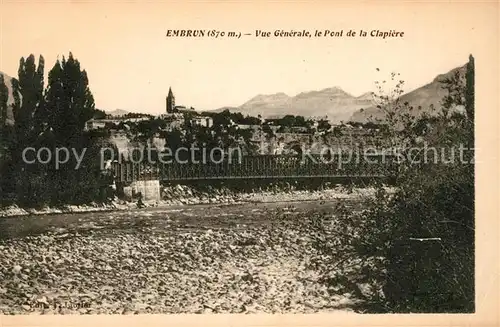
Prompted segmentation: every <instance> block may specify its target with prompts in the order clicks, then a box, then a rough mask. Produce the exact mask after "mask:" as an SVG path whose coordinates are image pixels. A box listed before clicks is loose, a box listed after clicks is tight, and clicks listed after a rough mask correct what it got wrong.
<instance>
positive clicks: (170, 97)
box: [166, 87, 175, 113]
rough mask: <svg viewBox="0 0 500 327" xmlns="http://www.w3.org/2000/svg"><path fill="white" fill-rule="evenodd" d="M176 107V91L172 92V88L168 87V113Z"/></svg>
mask: <svg viewBox="0 0 500 327" xmlns="http://www.w3.org/2000/svg"><path fill="white" fill-rule="evenodd" d="M174 107H175V96H174V92H172V88H171V87H169V88H168V96H167V108H166V109H167V113H173V112H174Z"/></svg>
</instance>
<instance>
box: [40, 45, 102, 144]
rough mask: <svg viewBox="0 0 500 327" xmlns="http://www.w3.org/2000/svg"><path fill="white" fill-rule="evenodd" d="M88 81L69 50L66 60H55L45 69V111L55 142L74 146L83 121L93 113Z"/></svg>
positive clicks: (79, 136) (79, 135)
mask: <svg viewBox="0 0 500 327" xmlns="http://www.w3.org/2000/svg"><path fill="white" fill-rule="evenodd" d="M88 83H89V81H88V78H87V73H86V71H85V70H82V69H81V68H80V63H79V62H78V60H76V59H74V58H73V54H72V53H70V54H69V57H68V59H67V60H66V59H65V58H64V57H63V59H62V60H61V61H59V60H58V61H57V62H56V64H55V65H54V67H53V68H52V69H51V70H50V72H49V78H48V85H47V92H46V114H47V118H48V125H49V127H50V128H51V129H52V131H53V133H54V136H55V139H56V141H57V142H58V143H59V144H62V145H65V146H76V145H78V144H79V141H80V139H81V137H82V134H83V131H84V128H85V122H86V121H87V120H89V119H91V118H92V116H93V115H94V112H95V104H94V97H93V96H92V93H91V92H90V89H89V86H88Z"/></svg>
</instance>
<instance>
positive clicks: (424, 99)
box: [350, 65, 466, 123]
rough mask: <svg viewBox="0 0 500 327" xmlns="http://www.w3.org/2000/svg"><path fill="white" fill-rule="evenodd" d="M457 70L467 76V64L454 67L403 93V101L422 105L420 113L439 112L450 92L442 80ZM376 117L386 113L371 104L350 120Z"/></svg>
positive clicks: (401, 99)
mask: <svg viewBox="0 0 500 327" xmlns="http://www.w3.org/2000/svg"><path fill="white" fill-rule="evenodd" d="M457 71H458V72H459V74H460V75H461V76H465V72H466V65H464V66H461V67H457V68H454V69H452V70H450V71H449V72H448V73H446V74H441V75H438V76H437V77H436V78H434V80H433V81H432V82H431V83H429V84H426V85H424V86H422V87H419V88H418V89H415V90H413V91H411V92H408V93H406V94H403V95H402V96H401V98H400V101H401V103H404V102H408V103H409V104H410V105H411V106H413V107H414V108H417V107H418V106H421V111H420V113H427V114H430V115H435V114H437V113H438V110H440V107H441V105H440V103H441V100H442V99H443V97H444V96H446V95H447V94H448V91H447V90H445V89H443V83H442V82H443V81H444V80H445V79H447V78H449V77H451V76H453V75H454V74H455V73H456V72H457ZM432 108H433V109H432ZM376 119H384V113H383V111H382V110H381V109H379V108H377V107H375V106H371V107H369V108H366V109H364V110H357V111H356V112H354V114H353V115H352V117H351V119H350V120H351V121H355V122H362V123H365V122H367V121H370V120H371V121H373V120H376Z"/></svg>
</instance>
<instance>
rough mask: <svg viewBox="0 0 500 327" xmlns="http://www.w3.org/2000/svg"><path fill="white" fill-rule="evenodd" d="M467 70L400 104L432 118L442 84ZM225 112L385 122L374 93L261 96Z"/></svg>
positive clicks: (428, 86)
mask: <svg viewBox="0 0 500 327" xmlns="http://www.w3.org/2000/svg"><path fill="white" fill-rule="evenodd" d="M465 67H466V66H465V65H464V66H461V67H457V68H454V69H452V70H451V71H449V72H447V73H445V74H441V75H438V76H437V77H436V78H434V80H433V81H432V82H430V83H428V84H426V85H424V86H422V87H420V88H417V89H415V90H413V91H411V92H408V93H406V94H403V95H402V96H401V98H400V100H401V101H402V102H408V103H409V104H410V105H412V106H414V107H418V106H421V107H422V111H421V112H427V113H430V114H431V115H432V113H433V110H434V111H437V109H436V108H439V105H440V101H441V99H442V98H443V97H444V96H445V95H446V94H447V91H446V90H445V89H443V88H442V86H443V84H442V81H443V80H445V79H446V78H448V77H451V76H452V75H453V74H455V72H456V71H459V72H460V74H461V75H462V76H463V75H465ZM431 105H432V106H433V107H434V109H433V108H432V106H431ZM226 109H228V110H229V111H233V112H241V113H242V114H244V115H250V116H258V115H261V116H262V117H264V118H275V117H278V116H284V115H287V114H290V115H300V116H305V117H314V116H316V117H318V116H319V117H323V116H328V120H330V121H331V122H333V123H340V122H341V121H344V122H347V121H355V122H367V121H369V120H372V119H377V118H378V119H383V112H382V110H381V109H379V108H377V107H376V105H375V102H374V97H373V95H372V93H371V92H366V93H364V94H362V95H361V96H358V97H355V96H353V95H351V94H349V93H347V92H345V91H344V90H342V89H341V88H340V87H332V88H326V89H323V90H320V91H310V92H302V93H300V94H297V95H296V96H293V97H291V96H288V95H286V94H285V93H282V92H280V93H276V94H270V95H262V94H260V95H257V96H255V97H253V98H251V99H250V100H248V101H247V102H245V103H244V104H242V105H241V106H239V107H223V108H219V109H216V110H215V111H216V112H221V111H223V110H226Z"/></svg>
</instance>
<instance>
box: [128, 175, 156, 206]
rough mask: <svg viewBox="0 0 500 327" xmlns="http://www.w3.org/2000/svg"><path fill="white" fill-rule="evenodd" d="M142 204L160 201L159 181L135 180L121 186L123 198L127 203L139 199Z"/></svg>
mask: <svg viewBox="0 0 500 327" xmlns="http://www.w3.org/2000/svg"><path fill="white" fill-rule="evenodd" d="M140 196H142V201H144V202H157V201H160V200H161V188H160V180H159V179H152V180H137V181H133V182H130V183H128V184H127V185H123V198H124V199H125V200H128V201H133V200H137V199H139V197H140Z"/></svg>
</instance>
